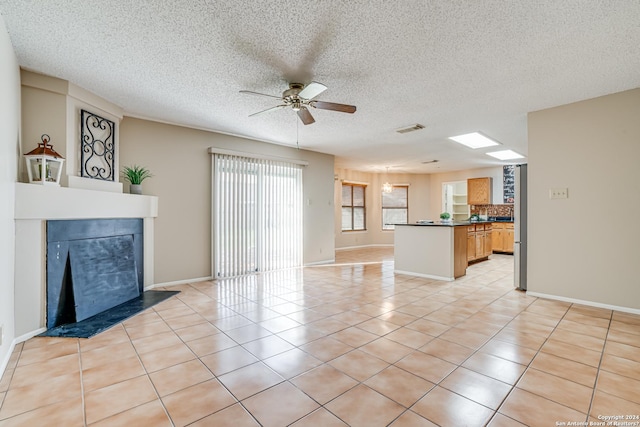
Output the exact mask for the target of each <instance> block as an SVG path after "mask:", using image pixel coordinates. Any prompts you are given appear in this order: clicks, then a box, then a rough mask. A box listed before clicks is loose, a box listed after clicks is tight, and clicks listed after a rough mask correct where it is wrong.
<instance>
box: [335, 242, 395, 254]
mask: <svg viewBox="0 0 640 427" xmlns="http://www.w3.org/2000/svg"><path fill="white" fill-rule="evenodd" d="M376 247H377V248H380V247H391V248H392V247H393V243H373V244H371V245H360V246H345V247H343V248H336V252H337V251H349V250H351V249H364V248H376Z"/></svg>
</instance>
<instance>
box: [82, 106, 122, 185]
mask: <svg viewBox="0 0 640 427" xmlns="http://www.w3.org/2000/svg"><path fill="white" fill-rule="evenodd" d="M115 129H116V124H115V123H114V122H112V121H111V120H107V119H105V118H104V117H100V116H98V115H96V114H94V113H91V112H89V111H86V110H80V144H81V146H80V176H82V177H86V178H93V179H100V180H103V181H114V180H115V173H114V159H115Z"/></svg>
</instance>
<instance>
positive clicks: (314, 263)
mask: <svg viewBox="0 0 640 427" xmlns="http://www.w3.org/2000/svg"><path fill="white" fill-rule="evenodd" d="M335 262H336V259H335V258H333V259H326V260H324V261H314V262H308V263H306V264H305V265H304V266H305V267H310V266H312V265H324V264H333V263H335Z"/></svg>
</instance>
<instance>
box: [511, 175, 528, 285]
mask: <svg viewBox="0 0 640 427" xmlns="http://www.w3.org/2000/svg"><path fill="white" fill-rule="evenodd" d="M515 172H516V173H515V189H514V190H515V191H514V192H515V195H514V203H513V215H514V224H513V228H514V234H513V236H514V239H515V242H514V248H513V258H514V269H513V270H514V274H515V278H514V284H515V285H516V288H518V289H520V290H522V291H526V290H527V165H526V164H525V165H516V171H515Z"/></svg>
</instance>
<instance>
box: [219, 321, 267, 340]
mask: <svg viewBox="0 0 640 427" xmlns="http://www.w3.org/2000/svg"><path fill="white" fill-rule="evenodd" d="M225 333H226V334H227V335H228V336H229V337H230V338H231V339H233V340H234V341H235V342H237V343H238V344H244V343H247V342H249V341H254V340H257V339H260V338H264V337H267V336H269V335H271V332H269V331H268V330H266V329H265V328H263V327H262V326H260V325H257V324H251V325H247V326H242V327H240V328H236V329H231V330H228V331H225Z"/></svg>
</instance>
